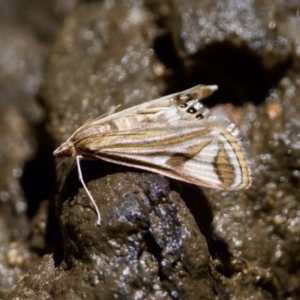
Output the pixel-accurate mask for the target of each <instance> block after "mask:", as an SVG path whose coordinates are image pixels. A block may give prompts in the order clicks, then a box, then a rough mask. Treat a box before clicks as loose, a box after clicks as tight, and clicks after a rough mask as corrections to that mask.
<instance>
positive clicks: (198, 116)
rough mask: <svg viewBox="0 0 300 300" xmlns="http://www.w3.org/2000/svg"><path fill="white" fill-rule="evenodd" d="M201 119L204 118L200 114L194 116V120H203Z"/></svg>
mask: <svg viewBox="0 0 300 300" xmlns="http://www.w3.org/2000/svg"><path fill="white" fill-rule="evenodd" d="M203 118H204V116H203V115H202V114H198V115H196V119H198V120H201V119H203Z"/></svg>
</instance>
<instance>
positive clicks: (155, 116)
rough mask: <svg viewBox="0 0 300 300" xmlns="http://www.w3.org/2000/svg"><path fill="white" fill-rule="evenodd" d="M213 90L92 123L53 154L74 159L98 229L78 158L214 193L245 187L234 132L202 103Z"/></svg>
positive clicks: (242, 157)
mask: <svg viewBox="0 0 300 300" xmlns="http://www.w3.org/2000/svg"><path fill="white" fill-rule="evenodd" d="M217 88H218V87H217V86H216V85H209V86H204V85H197V86H195V87H192V88H190V89H188V90H185V91H183V92H179V93H175V94H172V95H169V96H165V97H161V98H158V99H156V100H152V101H149V102H146V103H143V104H140V105H136V106H133V107H131V108H128V109H125V110H123V111H120V112H117V113H114V114H112V115H109V116H106V117H104V118H100V119H95V120H93V121H91V122H88V123H86V124H84V125H83V126H81V127H80V128H78V129H77V130H76V131H75V132H74V133H73V134H72V135H71V136H70V137H69V139H68V140H67V141H65V142H64V143H63V144H61V145H60V146H59V147H58V148H57V149H56V150H55V151H54V153H53V154H54V155H55V156H56V157H70V156H75V157H76V163H77V168H78V174H79V179H80V181H81V183H82V186H83V188H84V189H85V191H86V193H87V195H88V197H89V198H90V200H91V202H92V204H93V206H94V207H95V210H96V214H97V222H96V224H97V225H100V222H101V216H100V211H99V209H98V206H97V204H96V203H95V201H94V198H93V196H92V195H91V193H90V191H89V190H88V188H87V186H86V184H85V183H84V180H83V176H82V172H81V168H80V160H81V159H89V160H90V159H103V160H105V161H108V162H112V163H116V164H121V165H125V166H129V167H136V168H140V169H143V170H147V171H151V172H155V173H159V174H162V175H165V176H167V177H170V178H174V179H177V180H181V181H185V182H189V183H192V184H196V185H200V186H205V187H210V188H214V189H221V190H240V189H244V188H248V187H249V186H250V184H251V177H250V169H249V166H248V164H247V160H246V158H245V155H244V153H243V149H242V147H241V145H240V142H239V138H238V130H237V128H236V127H235V125H234V124H233V123H231V122H230V121H229V120H227V119H226V118H220V117H216V116H211V115H210V114H209V110H208V109H207V108H206V107H205V106H204V105H203V104H202V103H201V101H202V100H203V99H204V98H206V97H208V96H209V95H211V94H212V93H213V92H214V91H215V90H217Z"/></svg>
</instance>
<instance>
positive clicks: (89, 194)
mask: <svg viewBox="0 0 300 300" xmlns="http://www.w3.org/2000/svg"><path fill="white" fill-rule="evenodd" d="M82 158H83V157H82V156H81V155H77V156H76V163H77V169H78V176H79V180H80V182H81V184H82V185H83V188H84V189H85V191H86V193H87V195H88V196H89V198H90V200H91V201H92V203H93V205H94V207H95V210H96V213H97V222H96V225H97V226H100V223H101V214H100V211H99V209H98V206H97V204H96V202H95V200H94V198H93V196H92V194H91V193H90V191H89V190H88V188H87V186H86V185H85V183H84V181H83V177H82V172H81V168H80V160H81V159H82Z"/></svg>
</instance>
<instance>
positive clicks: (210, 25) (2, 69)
mask: <svg viewBox="0 0 300 300" xmlns="http://www.w3.org/2000/svg"><path fill="white" fill-rule="evenodd" d="M24 3H25V2H24ZM299 11H300V6H299V4H298V3H297V2H286V3H282V2H279V1H259V2H258V1H257V2H253V1H244V2H241V1H222V2H220V1H204V2H203V1H201V2H199V1H192V0H190V1H171V2H167V3H162V2H160V1H145V2H139V3H137V2H135V1H132V2H130V1H129V2H128V1H124V2H122V1H120V2H118V3H116V2H114V1H105V2H98V1H90V2H86V3H82V2H80V3H76V2H75V1H60V4H59V5H58V4H55V3H54V2H51V1H49V2H47V4H45V5H44V6H41V5H40V4H39V3H38V2H35V1H27V2H26V4H23V6H20V4H18V3H17V2H16V3H15V4H13V2H7V3H5V4H4V5H3V10H1V13H0V18H1V19H0V36H1V41H2V42H1V43H0V54H1V57H0V78H1V83H0V105H1V110H0V113H1V118H0V131H1V140H0V144H1V147H0V163H1V171H2V172H1V177H0V188H1V190H0V199H1V203H0V206H1V213H0V220H1V222H0V226H1V231H0V232H1V235H0V243H1V244H0V263H1V275H2V279H1V291H0V293H1V296H2V297H3V298H4V297H5V296H6V298H7V299H17V298H19V299H33V298H34V299H83V298H87V299H113V298H114V299H300V297H299V294H300V290H299V287H300V279H299V278H300V271H299V270H300V255H299V253H300V251H299V250H300V249H299V248H300V243H299V239H300V204H299V203H300V202H299V178H300V173H299V172H300V171H299V168H300V164H299V157H300V153H299V149H300V148H299V132H300V130H299V129H300V128H299V127H300V121H299V120H300V119H299V112H300V107H299V106H300V101H299V99H300V95H299V82H300V78H299V65H300V64H299V47H300V37H299V32H300V30H299V29H300V17H299V13H298V12H299ZM8 16H10V18H8ZM8 20H9V21H8ZM46 57H47V60H46ZM44 66H45V67H44ZM42 77H43V82H42V83H41V78H42ZM198 83H207V84H218V85H219V91H218V92H217V93H216V94H215V95H214V96H213V97H212V98H211V99H210V100H208V101H206V104H207V105H208V106H213V105H215V104H217V103H223V105H219V106H218V107H214V108H213V109H212V111H213V113H215V114H221V115H226V116H227V117H228V118H230V119H231V120H232V121H233V122H235V123H236V124H237V126H238V127H239V128H240V129H241V137H242V141H243V142H244V144H245V148H246V151H247V153H248V157H249V163H251V166H252V177H253V185H252V187H251V188H250V189H249V190H247V191H240V192H236V193H232V192H230V193H229V192H219V191H215V190H210V189H201V190H200V189H198V187H195V186H191V185H187V184H183V183H178V182H174V181H172V180H169V179H166V178H163V177H162V176H160V175H155V174H150V173H144V172H140V171H138V170H134V169H130V168H124V167H120V166H118V165H113V164H108V163H105V162H102V161H88V162H82V171H83V176H84V179H85V181H86V182H87V184H88V187H89V189H90V191H91V193H92V194H93V195H94V197H95V200H96V202H97V203H98V206H99V208H100V211H101V214H102V224H101V226H100V228H97V227H96V226H95V221H96V214H95V211H94V209H93V206H92V205H91V203H90V201H89V199H88V197H87V195H86V194H85V192H84V190H83V188H82V186H81V185H80V184H79V182H78V174H77V169H76V168H75V166H74V161H72V159H68V160H64V161H63V162H58V161H57V162H56V165H57V167H56V179H55V177H54V172H55V166H54V160H53V157H52V155H51V152H52V150H54V148H55V147H56V146H58V145H59V144H60V143H61V142H63V141H64V140H65V139H66V138H68V137H69V135H70V134H71V133H72V132H73V131H74V130H75V129H77V128H78V127H79V126H80V125H82V124H83V123H84V122H85V121H87V120H90V119H93V118H96V117H98V116H100V115H102V114H104V113H106V112H107V111H110V110H113V108H114V107H116V106H118V105H120V104H121V108H120V109H124V108H126V107H130V106H132V105H136V104H139V103H142V102H144V101H147V100H150V99H153V98H156V97H159V96H160V95H163V93H168V92H173V91H179V90H182V89H184V88H187V87H190V86H192V85H194V84H198ZM39 85H41V86H40V89H39V92H38V93H37V89H38V87H39ZM35 95H38V97H36V99H38V101H37V100H36V99H34V96H35ZM224 103H227V104H226V105H224ZM58 224H59V226H58ZM46 253H53V254H52V255H46V256H44V257H43V258H41V257H42V255H43V254H46ZM27 272H28V273H27ZM24 274H26V275H25V277H23V278H22V276H23V275H24ZM21 278H22V279H21ZM19 281H20V282H19Z"/></svg>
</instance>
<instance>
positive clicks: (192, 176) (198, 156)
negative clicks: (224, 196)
mask: <svg viewBox="0 0 300 300" xmlns="http://www.w3.org/2000/svg"><path fill="white" fill-rule="evenodd" d="M224 123H226V122H225V121H224V120H223V121H222V122H221V123H220V122H218V120H217V119H216V118H214V117H210V118H207V119H205V120H202V122H201V121H199V122H198V120H195V121H190V120H182V121H181V122H180V123H178V124H177V122H176V121H174V122H171V123H169V122H161V123H152V122H145V123H143V124H140V127H139V128H134V129H132V130H125V131H116V132H112V133H108V134H105V135H103V136H102V137H101V144H99V143H98V142H97V141H95V140H94V139H78V142H76V143H75V148H76V149H77V151H78V152H79V153H81V155H83V157H84V156H89V155H90V153H93V156H94V157H95V158H99V159H103V160H106V161H110V162H114V163H117V164H122V165H127V166H131V167H136V168H140V169H144V170H149V171H152V172H156V173H160V174H162V175H165V176H168V177H171V178H175V179H178V180H182V181H186V182H190V183H193V184H197V185H202V186H207V187H212V188H217V189H224V190H238V189H242V188H247V187H248V186H249V185H250V172H249V169H248V165H247V162H246V159H245V156H244V154H243V152H242V149H241V147H240V145H239V143H238V140H237V138H235V137H234V136H233V135H232V133H231V132H230V131H229V129H226V128H224ZM227 123H228V126H230V123H229V122H227Z"/></svg>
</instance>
